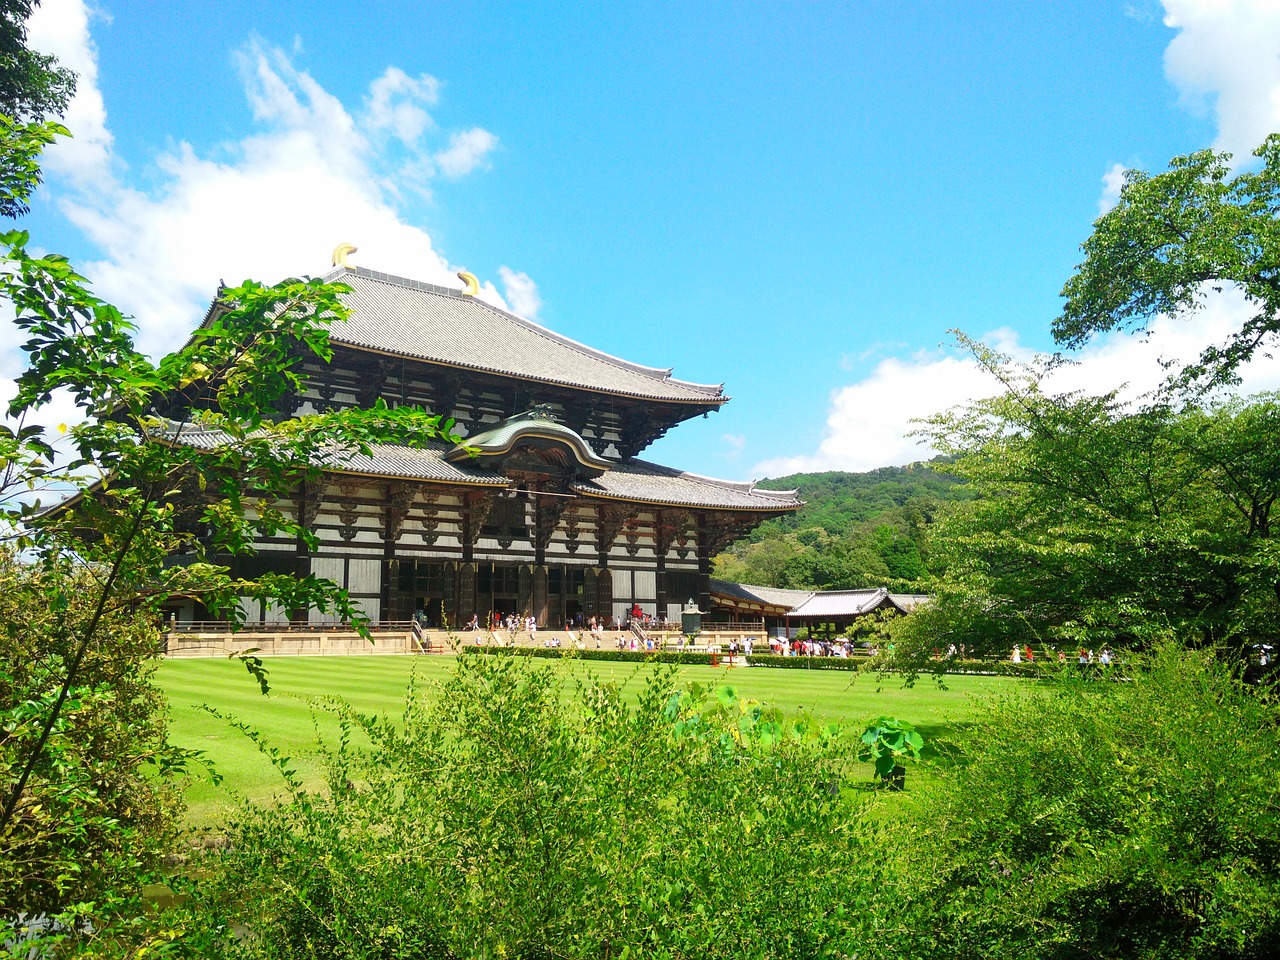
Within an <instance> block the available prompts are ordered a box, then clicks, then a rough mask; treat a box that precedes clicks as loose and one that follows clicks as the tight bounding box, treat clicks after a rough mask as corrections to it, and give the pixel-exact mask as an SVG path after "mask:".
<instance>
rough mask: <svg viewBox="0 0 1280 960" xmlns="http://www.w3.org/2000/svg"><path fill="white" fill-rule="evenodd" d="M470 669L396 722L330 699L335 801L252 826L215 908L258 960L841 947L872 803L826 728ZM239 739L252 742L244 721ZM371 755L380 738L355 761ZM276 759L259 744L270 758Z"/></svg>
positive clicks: (529, 674) (690, 700)
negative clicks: (334, 721) (335, 729)
mask: <svg viewBox="0 0 1280 960" xmlns="http://www.w3.org/2000/svg"><path fill="white" fill-rule="evenodd" d="M567 683H568V681H566V680H565V679H564V673H563V671H557V670H555V669H554V668H552V667H551V666H550V665H545V666H543V665H539V664H537V663H536V662H535V661H534V660H533V659H532V658H526V657H499V656H492V657H476V656H468V657H459V658H458V664H457V668H456V673H455V675H454V676H453V677H452V679H450V680H448V681H447V682H445V683H444V684H443V687H442V688H441V689H440V690H438V691H433V695H432V696H431V697H430V698H426V697H424V696H422V695H421V692H420V691H411V692H410V696H409V699H408V702H407V705H406V708H405V713H404V716H403V718H402V721H401V722H399V723H397V722H393V721H391V720H387V719H385V718H374V717H367V716H361V715H358V714H356V713H354V712H353V711H352V710H350V709H349V708H347V707H345V706H343V705H341V704H337V703H331V704H329V707H328V708H329V709H330V710H332V711H333V713H335V714H336V715H337V717H338V718H339V720H340V723H341V729H342V734H341V736H340V739H339V742H338V743H337V745H336V746H335V747H334V748H332V749H331V750H329V751H327V752H326V757H327V763H328V786H327V790H325V791H323V792H320V793H311V792H308V791H306V790H304V789H303V787H302V786H301V784H300V783H299V781H298V779H297V777H296V775H295V774H293V772H292V766H291V762H290V761H289V760H288V759H287V758H284V757H280V756H278V755H273V759H274V760H275V762H276V764H277V766H278V767H279V769H280V770H281V772H282V774H283V775H284V778H285V782H286V784H287V787H288V793H289V796H288V798H287V800H286V802H285V803H283V804H282V805H281V806H280V807H279V808H277V809H275V810H271V811H263V810H256V809H249V810H247V811H246V815H245V820H244V823H243V824H242V825H241V826H240V828H239V829H238V831H237V832H236V835H235V837H234V838H233V848H232V850H231V852H229V853H227V854H224V855H223V856H225V862H224V864H223V867H224V869H223V871H222V873H221V876H222V880H221V883H222V884H223V886H222V888H221V890H220V898H221V902H222V903H224V904H227V905H232V906H234V907H235V908H237V909H238V910H239V913H240V917H239V919H240V920H241V921H242V922H243V923H245V924H246V925H247V926H248V927H249V928H250V929H251V930H252V931H253V933H254V936H253V937H252V938H250V939H249V940H246V941H245V942H244V944H243V948H244V949H245V950H246V951H247V952H249V953H251V954H253V955H255V956H261V957H314V956H324V957H392V956H396V957H403V956H440V957H455V956H457V957H460V956H466V957H553V956H554V957H592V958H600V957H613V958H618V957H628V956H631V957H638V956H652V957H670V958H676V957H698V958H707V957H712V958H714V957H743V956H753V957H795V958H801V957H804V958H808V957H822V956H840V955H844V954H848V953H849V952H851V950H852V948H851V944H850V938H851V936H852V934H851V932H850V931H851V929H852V924H851V920H850V917H851V914H850V913H849V912H848V911H849V910H850V909H851V907H852V905H853V904H855V903H857V902H859V901H863V902H865V901H866V900H867V896H866V892H865V891H863V890H861V889H860V886H859V884H860V879H859V878H860V876H861V874H860V871H859V864H861V863H865V862H867V861H868V859H869V856H870V854H869V851H870V849H871V847H870V846H869V844H868V843H867V842H864V841H865V839H866V836H865V833H864V831H868V830H870V828H867V827H864V826H862V825H861V824H860V820H859V817H858V814H859V810H860V808H861V804H863V803H866V802H869V801H868V800H867V799H866V798H867V795H865V794H859V793H856V792H850V791H841V790H840V789H839V784H840V782H841V779H842V777H843V776H844V774H845V772H846V769H847V768H848V765H849V762H850V759H851V758H850V757H849V755H848V752H847V748H846V747H844V746H842V745H841V743H840V739H839V738H838V737H837V736H835V733H836V731H835V730H833V729H827V728H820V727H819V726H818V725H817V724H815V723H814V722H813V721H812V720H811V719H810V718H808V717H805V716H800V717H792V718H784V717H782V716H781V715H780V714H778V713H777V712H776V711H771V710H768V709H766V708H765V707H763V706H762V705H760V704H757V703H753V702H750V701H744V700H741V699H739V698H738V697H737V696H736V695H735V694H734V692H733V691H732V690H731V689H729V688H727V687H721V688H719V689H717V690H715V691H710V690H707V689H704V688H701V687H699V686H697V685H690V686H689V687H688V688H685V689H683V690H682V689H679V688H678V687H677V686H676V685H675V682H674V673H673V672H672V671H670V670H666V671H664V670H659V671H657V672H656V674H650V675H648V679H646V680H645V681H644V683H643V685H642V687H641V689H640V690H639V692H638V699H637V702H635V703H634V705H633V704H632V703H630V702H629V701H630V700H631V699H632V698H630V697H627V696H624V691H623V690H622V689H620V688H619V687H617V686H615V685H614V684H609V683H601V682H596V681H583V682H580V683H579V684H578V685H577V686H576V689H573V690H571V689H570V688H568V687H567V685H566V684H567ZM246 729H247V728H246ZM366 744H367V745H366ZM265 749H267V751H268V754H269V755H271V750H270V748H269V747H267V748H265Z"/></svg>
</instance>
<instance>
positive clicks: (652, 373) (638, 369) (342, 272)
mask: <svg viewBox="0 0 1280 960" xmlns="http://www.w3.org/2000/svg"><path fill="white" fill-rule="evenodd" d="M348 275H354V276H357V277H362V278H364V279H366V280H372V281H374V282H377V283H388V284H392V285H394V286H400V287H405V288H407V289H410V290H417V291H419V292H421V293H430V294H434V295H436V296H444V297H453V298H454V299H456V300H463V301H470V302H472V303H475V304H477V305H479V306H481V307H483V308H484V309H486V310H488V311H490V312H492V313H495V314H497V315H498V316H500V317H505V318H506V319H508V320H510V321H512V322H514V323H517V324H520V325H521V326H524V327H526V328H527V329H529V330H530V331H532V332H533V333H536V334H538V335H540V336H544V337H546V338H548V339H549V340H554V341H555V342H557V343H560V344H562V345H564V346H567V347H571V348H573V349H575V350H578V351H580V352H582V353H585V354H587V355H589V356H592V357H595V358H596V359H599V360H603V361H605V362H606V363H612V364H614V365H616V366H619V367H622V368H623V369H626V370H630V371H632V372H633V373H638V374H640V375H642V376H646V377H649V378H650V379H651V380H658V381H663V382H667V383H673V384H677V385H679V386H682V387H688V388H690V389H692V390H696V391H698V392H701V393H705V394H707V396H709V397H716V398H721V397H723V396H724V384H723V383H720V384H710V383H694V382H693V381H692V380H681V379H679V378H678V377H673V376H672V375H671V373H672V371H673V370H674V369H675V368H674V367H650V366H646V365H645V364H642V363H635V362H634V361H631V360H624V359H623V358H622V357H617V356H614V355H613V354H611V353H606V352H605V351H603V350H599V349H597V348H595V347H592V346H589V345H588V344H585V343H582V342H581V341H578V340H574V339H573V338H572V337H568V336H565V335H564V334H562V333H557V332H556V331H554V330H552V329H550V328H549V327H544V326H543V325H542V324H540V323H538V322H537V321H536V320H530V319H529V318H528V317H522V316H520V315H519V314H518V313H512V312H511V311H510V310H503V309H502V308H501V307H496V306H494V305H493V304H491V303H487V302H486V301H484V300H480V299H478V298H477V297H470V296H466V295H465V294H463V292H462V291H461V290H457V289H454V288H453V287H443V286H440V285H439V284H435V283H428V282H427V281H425V280H412V279H409V278H407V277H397V276H395V275H394V274H390V273H384V272H382V271H379V270H370V269H369V268H368V267H358V266H349V267H336V268H334V269H333V270H331V271H329V272H328V273H326V274H325V275H324V277H323V279H324V280H325V281H326V282H331V281H333V280H338V279H341V278H342V277H344V276H348ZM725 399H727V398H725Z"/></svg>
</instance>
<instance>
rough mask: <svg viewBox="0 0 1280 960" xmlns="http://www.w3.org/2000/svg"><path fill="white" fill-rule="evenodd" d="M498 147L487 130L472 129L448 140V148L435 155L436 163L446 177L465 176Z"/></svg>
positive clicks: (495, 140)
mask: <svg viewBox="0 0 1280 960" xmlns="http://www.w3.org/2000/svg"><path fill="white" fill-rule="evenodd" d="M497 145H498V138H497V137H495V136H494V135H493V134H492V133H490V132H489V131H488V130H484V129H482V128H480V127H473V128H472V129H470V130H464V131H462V132H461V133H455V134H454V135H453V136H451V137H450V138H449V148H448V149H447V150H441V151H440V152H439V153H437V154H436V156H435V160H436V163H437V164H438V165H439V166H440V172H441V173H443V174H444V175H445V176H446V177H450V178H457V177H461V176H465V175H466V174H468V173H470V172H471V171H472V170H474V169H475V168H476V167H478V166H480V165H482V164H483V163H484V162H485V158H486V157H487V156H488V155H489V152H490V151H491V150H493V148H494V147H496V146H497Z"/></svg>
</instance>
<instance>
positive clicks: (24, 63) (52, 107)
mask: <svg viewBox="0 0 1280 960" xmlns="http://www.w3.org/2000/svg"><path fill="white" fill-rule="evenodd" d="M39 5H40V4H39V0H0V114H4V115H5V116H7V117H9V118H11V119H13V120H18V121H24V122H25V121H41V120H48V119H50V118H53V117H60V116H62V112H63V111H64V110H65V109H66V108H67V104H68V103H69V102H70V100H71V95H72V94H73V93H74V92H75V87H76V75H75V74H74V73H73V72H72V71H70V70H68V69H67V68H66V67H60V66H58V61H57V59H56V58H55V57H53V56H52V55H51V54H47V53H40V52H39V51H36V50H32V49H31V48H30V47H28V46H27V20H29V19H30V18H31V13H32V11H33V10H34V9H35V8H36V7H37V6H39Z"/></svg>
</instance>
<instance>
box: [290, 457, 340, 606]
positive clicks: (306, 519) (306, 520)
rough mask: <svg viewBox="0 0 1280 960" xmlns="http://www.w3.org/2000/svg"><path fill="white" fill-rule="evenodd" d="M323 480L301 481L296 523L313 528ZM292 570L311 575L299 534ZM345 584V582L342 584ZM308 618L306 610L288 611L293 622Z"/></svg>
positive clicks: (323, 484) (321, 496) (321, 498)
mask: <svg viewBox="0 0 1280 960" xmlns="http://www.w3.org/2000/svg"><path fill="white" fill-rule="evenodd" d="M324 487H325V482H324V480H319V481H317V482H315V483H309V482H307V481H303V483H302V485H301V487H300V488H299V490H298V500H297V513H296V514H295V516H296V517H297V518H298V525H299V526H301V527H305V528H306V529H308V530H314V528H315V524H316V516H317V515H318V514H319V513H320V504H321V502H322V501H323V500H324ZM293 557H294V559H293V572H294V575H295V576H297V577H299V578H303V577H309V576H310V575H311V551H310V550H308V549H307V542H306V541H305V540H304V539H303V538H302V535H301V534H299V535H298V537H297V539H296V540H295V541H294V554H293ZM342 586H344V587H345V586H346V584H345V583H344V584H342ZM307 620H308V611H307V610H304V609H301V608H295V609H293V610H290V611H289V622H290V623H293V624H305V623H306V622H307Z"/></svg>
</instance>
